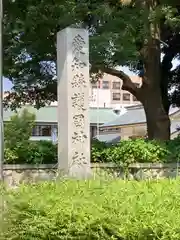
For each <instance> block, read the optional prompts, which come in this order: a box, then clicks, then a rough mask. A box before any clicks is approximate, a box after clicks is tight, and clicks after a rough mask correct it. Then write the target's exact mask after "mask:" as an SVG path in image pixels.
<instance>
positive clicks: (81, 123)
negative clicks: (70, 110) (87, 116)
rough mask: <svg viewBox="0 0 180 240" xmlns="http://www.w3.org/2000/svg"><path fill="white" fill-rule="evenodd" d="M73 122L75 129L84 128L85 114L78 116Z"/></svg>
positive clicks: (75, 116)
mask: <svg viewBox="0 0 180 240" xmlns="http://www.w3.org/2000/svg"><path fill="white" fill-rule="evenodd" d="M73 122H74V125H75V127H82V128H83V127H84V115H83V114H77V115H74V117H73Z"/></svg>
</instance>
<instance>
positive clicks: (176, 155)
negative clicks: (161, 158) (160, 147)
mask: <svg viewBox="0 0 180 240" xmlns="http://www.w3.org/2000/svg"><path fill="white" fill-rule="evenodd" d="M166 147H167V149H168V150H169V154H168V156H167V162H179V161H180V136H178V137H177V138H175V139H173V140H170V141H167V142H166Z"/></svg>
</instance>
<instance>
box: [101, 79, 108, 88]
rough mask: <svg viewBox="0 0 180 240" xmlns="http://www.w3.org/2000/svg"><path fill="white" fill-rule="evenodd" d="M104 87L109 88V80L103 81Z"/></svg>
mask: <svg viewBox="0 0 180 240" xmlns="http://www.w3.org/2000/svg"><path fill="white" fill-rule="evenodd" d="M102 88H103V89H109V81H103V82H102Z"/></svg>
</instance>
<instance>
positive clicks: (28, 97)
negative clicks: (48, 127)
mask: <svg viewBox="0 0 180 240" xmlns="http://www.w3.org/2000/svg"><path fill="white" fill-rule="evenodd" d="M122 2H123V4H122ZM122 2H121V1H119V0H109V1H108V0H107V1H103V0H100V1H98V4H97V1H94V0H89V1H88V0H82V1H76V0H68V1H63V0H53V1H49V0H41V1H39V0H28V1H23V2H22V1H20V0H16V1H12V0H6V1H4V35H3V37H4V41H3V43H4V75H5V76H6V77H8V78H9V79H10V80H11V81H12V82H13V84H14V91H15V93H13V94H11V95H10V97H11V101H10V99H9V98H8V103H11V104H12V105H11V106H12V107H16V106H17V105H19V104H20V103H24V102H31V103H32V102H34V101H35V103H36V105H37V107H40V106H41V105H43V104H44V103H47V102H49V101H53V100H56V97H57V96H56V77H55V76H56V67H55V66H56V33H57V32H58V31H60V30H62V29H63V28H65V27H67V26H78V25H80V26H82V25H83V26H84V27H88V28H89V31H90V62H91V64H92V71H95V72H96V71H97V70H99V69H101V70H103V71H105V70H106V71H107V72H109V73H112V72H111V70H110V69H114V68H115V67H116V66H120V65H126V66H129V67H130V68H131V69H132V70H142V68H143V66H142V64H143V59H141V53H140V50H142V45H143V44H144V41H145V40H146V39H147V37H148V34H149V33H148V28H147V24H148V21H149V19H148V18H147V16H149V17H150V18H151V19H153V20H154V19H155V20H154V21H159V19H160V20H161V21H162V22H163V27H164V31H162V39H161V40H162V41H164V42H166V43H167V44H170V45H173V48H174V49H175V52H174V53H173V54H172V53H171V60H172V58H173V57H175V56H176V55H178V53H179V49H177V45H178V44H179V42H176V45H174V43H173V41H174V40H173V39H172V37H174V34H175V37H176V35H178V30H179V21H180V20H179V12H178V11H179V9H178V8H177V7H174V6H175V5H176V1H169V2H168V1H165V0H164V1H161V2H162V4H160V5H158V6H157V7H156V8H155V9H152V11H151V13H148V12H147V11H148V10H147V9H146V8H142V7H141V6H139V5H138V2H142V1H131V3H130V1H126V0H125V1H122ZM135 3H136V4H135ZM126 4H128V5H126ZM167 4H169V5H167ZM173 5H174V6H173ZM169 48H170V46H169V45H168V47H167V46H165V47H164V48H163V49H162V51H163V52H164V53H165V57H164V58H166V59H167V57H166V55H168V54H169ZM170 52H171V50H170ZM112 53H113V54H112ZM168 58H169V56H168ZM168 64H170V63H168ZM177 74H178V72H177V71H176V75H177Z"/></svg>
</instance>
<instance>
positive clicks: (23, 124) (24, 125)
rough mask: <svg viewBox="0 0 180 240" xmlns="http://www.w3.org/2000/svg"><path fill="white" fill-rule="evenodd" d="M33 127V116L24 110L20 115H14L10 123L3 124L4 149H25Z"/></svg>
mask: <svg viewBox="0 0 180 240" xmlns="http://www.w3.org/2000/svg"><path fill="white" fill-rule="evenodd" d="M34 125H35V115H34V114H32V113H30V112H28V111H27V109H24V110H23V111H22V112H21V113H20V114H15V115H14V116H12V117H11V119H10V121H9V122H7V123H5V127H4V141H5V147H6V148H9V149H17V148H18V147H20V148H22V146H24V148H26V147H27V146H28V144H29V138H30V136H31V134H32V129H33V127H34Z"/></svg>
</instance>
